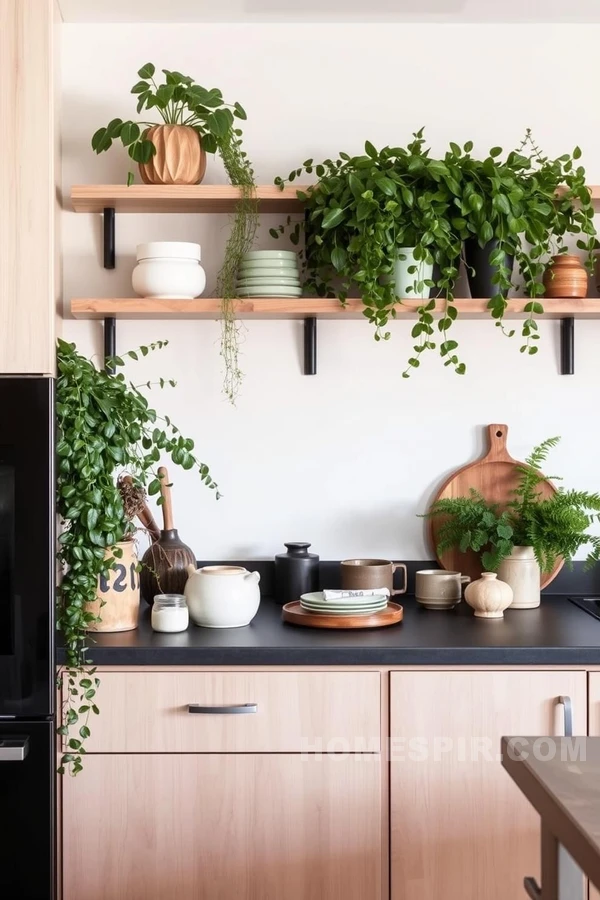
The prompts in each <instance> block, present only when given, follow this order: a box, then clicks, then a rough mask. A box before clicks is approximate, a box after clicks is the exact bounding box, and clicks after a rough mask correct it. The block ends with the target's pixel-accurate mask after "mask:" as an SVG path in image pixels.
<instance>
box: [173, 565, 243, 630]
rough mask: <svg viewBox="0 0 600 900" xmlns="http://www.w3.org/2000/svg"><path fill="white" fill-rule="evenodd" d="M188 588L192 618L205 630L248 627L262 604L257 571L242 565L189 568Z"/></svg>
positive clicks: (186, 594) (186, 597) (187, 596)
mask: <svg viewBox="0 0 600 900" xmlns="http://www.w3.org/2000/svg"><path fill="white" fill-rule="evenodd" d="M188 576H189V577H188V580H187V582H186V585H185V590H184V593H185V599H186V600H187V605H188V609H189V611H190V617H191V619H192V621H193V622H194V623H195V624H196V625H201V626H202V627H203V628H240V627H241V626H243V625H249V624H250V622H251V621H252V619H253V618H254V616H255V615H256V613H257V612H258V607H259V605H260V590H259V587H258V582H259V581H260V575H259V573H258V572H249V571H248V570H247V569H243V568H242V567H241V566H204V567H203V568H202V569H195V568H194V566H188Z"/></svg>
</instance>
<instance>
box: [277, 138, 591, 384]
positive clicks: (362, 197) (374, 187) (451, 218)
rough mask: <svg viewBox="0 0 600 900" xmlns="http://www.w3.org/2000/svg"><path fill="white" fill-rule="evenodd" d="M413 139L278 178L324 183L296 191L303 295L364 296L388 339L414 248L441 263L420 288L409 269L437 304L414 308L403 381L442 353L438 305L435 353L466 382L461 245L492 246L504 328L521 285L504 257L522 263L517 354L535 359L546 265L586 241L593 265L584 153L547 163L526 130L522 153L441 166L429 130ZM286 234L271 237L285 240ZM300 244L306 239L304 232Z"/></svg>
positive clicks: (466, 150) (454, 150)
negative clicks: (399, 265)
mask: <svg viewBox="0 0 600 900" xmlns="http://www.w3.org/2000/svg"><path fill="white" fill-rule="evenodd" d="M413 137H414V139H413V141H412V142H411V143H410V144H409V145H408V146H407V147H406V148H402V147H393V148H390V147H385V148H384V149H383V150H381V151H378V150H377V149H376V148H375V147H374V146H373V145H372V144H371V143H369V142H368V141H367V143H366V144H365V154H364V155H363V156H355V157H350V156H349V155H348V154H345V153H340V156H339V158H338V159H336V160H331V159H327V160H325V161H324V162H322V163H318V164H315V163H314V161H313V160H312V159H308V160H306V161H305V162H304V163H303V165H302V166H300V167H299V168H297V169H294V170H293V171H292V172H291V173H290V174H289V176H288V178H287V179H286V180H284V179H282V178H277V179H276V184H279V185H280V186H282V187H283V185H284V184H285V183H286V181H288V182H293V181H295V180H296V179H297V178H299V177H301V176H302V174H303V173H304V172H306V173H307V174H308V175H312V174H313V173H314V174H316V176H317V179H318V182H317V184H315V185H313V186H311V187H310V188H308V189H304V190H300V191H299V192H298V196H299V198H300V199H301V200H303V201H304V203H305V209H306V219H305V242H306V243H305V268H306V273H307V281H306V286H307V289H308V290H310V291H312V292H314V293H316V294H317V295H318V296H322V297H338V298H339V300H340V301H341V303H342V304H344V303H345V302H346V299H347V298H348V296H349V294H350V292H351V291H352V290H355V291H357V292H358V293H359V294H360V296H361V298H362V301H363V303H364V306H365V309H364V314H365V316H366V317H367V318H368V319H369V321H370V322H372V323H373V324H374V325H375V326H376V330H375V338H376V340H379V339H381V338H385V339H387V338H389V336H390V333H389V331H385V330H384V329H385V326H386V325H387V323H388V321H389V319H390V318H393V317H394V316H395V306H396V303H398V302H402V301H401V300H400V301H398V299H397V298H396V296H395V286H394V284H393V280H392V279H391V275H392V272H393V267H394V261H395V259H396V257H397V255H398V248H400V247H406V246H414V247H415V258H416V259H417V260H423V261H425V262H428V263H431V262H434V263H435V264H437V265H436V269H437V274H436V277H435V280H431V281H427V282H419V281H418V276H417V267H416V266H415V267H413V268H414V274H415V283H414V285H413V287H412V289H411V290H412V292H413V293H416V291H419V292H420V291H421V289H422V288H423V287H430V288H432V289H433V290H432V293H433V294H434V295H435V299H432V300H429V301H427V302H423V303H422V304H421V305H419V307H418V310H417V312H418V321H417V323H416V325H415V326H414V327H413V329H412V337H413V338H415V339H416V343H415V345H414V348H413V349H414V353H413V355H412V356H411V357H410V359H409V365H408V369H407V370H406V371H405V372H404V373H403V374H404V375H405V376H407V375H408V374H409V372H410V369H411V368H412V369H414V368H418V366H419V364H420V357H421V354H422V353H423V352H424V351H426V350H435V349H436V347H437V346H438V345H437V342H436V341H435V340H434V335H435V322H434V316H433V312H434V310H435V307H436V300H437V301H438V302H439V301H440V300H441V301H442V313H441V316H440V318H439V320H438V322H437V328H438V330H439V332H440V338H441V340H440V343H439V353H440V355H441V357H442V358H443V360H444V364H445V365H451V366H453V367H454V369H455V371H456V372H457V373H459V374H463V373H464V372H465V366H464V364H463V363H461V362H460V361H459V359H458V356H457V352H456V351H457V347H458V345H457V342H456V341H455V340H454V339H452V338H450V337H449V334H448V332H449V329H450V327H451V326H452V323H453V322H454V320H455V319H456V318H457V309H456V306H455V304H454V290H455V283H456V278H457V276H458V267H459V264H460V259H461V257H462V255H463V254H462V246H463V242H464V241H465V240H468V239H469V238H471V239H474V240H477V241H478V242H479V244H480V245H481V246H482V247H486V246H488V245H491V246H490V247H489V250H490V255H489V261H490V264H491V265H492V267H493V268H494V270H495V272H494V275H493V281H494V283H495V286H496V291H495V293H494V295H493V296H492V297H491V298H490V299H489V302H488V308H489V310H490V315H491V317H492V318H493V319H494V320H495V321H496V322H497V324H498V325H499V326H500V327H503V323H502V320H503V317H504V313H505V311H506V308H507V300H506V295H507V294H508V291H509V290H510V289H511V287H512V286H513V284H512V272H511V271H510V270H509V268H508V266H507V265H506V256H507V255H508V256H514V257H515V259H516V262H517V269H518V271H519V272H520V274H521V276H522V278H523V282H524V287H525V293H526V295H527V298H528V300H527V302H526V304H525V311H526V312H527V317H526V318H525V320H524V321H523V325H522V335H523V338H524V343H523V345H522V347H521V351H522V352H525V351H527V352H528V353H530V354H534V353H536V352H537V344H536V342H537V340H538V326H537V322H536V320H535V316H536V315H539V314H541V313H543V311H544V308H543V305H542V303H541V302H540V298H541V296H542V295H543V293H544V286H543V284H542V283H541V276H542V274H543V272H544V269H545V267H546V264H547V262H548V260H549V258H550V256H552V255H554V254H556V253H563V252H566V250H567V246H566V243H565V240H566V238H567V236H568V235H580V238H579V240H578V247H579V248H580V249H581V250H584V251H586V253H587V260H586V262H587V265H588V267H589V268H590V269H591V267H592V265H593V259H592V250H593V248H594V236H595V228H594V223H593V208H592V203H591V194H590V191H589V189H588V188H587V187H586V184H585V170H584V169H583V167H582V166H580V165H577V164H576V161H577V160H578V159H579V158H580V156H581V151H580V150H579V148H575V150H574V151H573V153H572V155H569V154H563V155H562V156H560V157H559V158H558V159H554V160H552V159H549V158H548V157H544V156H543V155H542V154H541V152H540V150H539V148H538V147H537V146H536V145H535V144H534V142H533V139H532V137H531V133H530V132H529V131H528V132H527V134H526V137H525V140H524V141H523V143H522V144H521V146H520V147H519V149H518V150H516V151H512V152H511V153H509V154H508V155H507V157H506V159H505V160H502V159H500V157H501V156H502V153H503V151H502V148H501V147H493V148H492V149H491V150H490V152H489V154H488V155H487V156H486V157H485V158H484V159H483V160H480V159H478V158H477V157H475V156H473V142H472V141H468V142H467V143H465V144H464V145H463V146H462V147H461V146H459V145H458V144H456V143H454V142H450V145H449V149H448V150H447V152H446V153H445V155H444V157H443V158H441V159H436V158H432V157H431V155H430V151H429V150H428V149H427V148H426V147H425V142H424V138H423V129H421V131H419V132H417V133H416V134H415V135H414V136H413ZM283 230H285V229H283V228H281V227H280V228H279V229H272V231H271V233H272V235H273V236H274V237H278V236H279V234H280V233H281V232H282V231H283ZM292 237H293V238H295V239H297V238H298V231H297V226H296V227H295V230H294V231H293V232H292ZM434 271H435V270H434ZM411 290H409V292H408V293H409V296H410V293H411ZM505 333H507V334H509V335H510V336H512V334H514V332H512V331H510V332H505Z"/></svg>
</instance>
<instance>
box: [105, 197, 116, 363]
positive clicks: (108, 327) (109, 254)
mask: <svg viewBox="0 0 600 900" xmlns="http://www.w3.org/2000/svg"><path fill="white" fill-rule="evenodd" d="M103 212H104V215H103V230H104V268H105V269H114V267H115V209H114V206H105V207H104V210H103ZM116 355H117V320H116V319H115V317H114V316H107V317H106V318H105V319H104V368H105V369H106V371H107V372H108V373H109V374H111V375H114V372H115V368H114V366H110V365H107V362H106V361H107V360H108V359H110V358H111V357H112V356H116Z"/></svg>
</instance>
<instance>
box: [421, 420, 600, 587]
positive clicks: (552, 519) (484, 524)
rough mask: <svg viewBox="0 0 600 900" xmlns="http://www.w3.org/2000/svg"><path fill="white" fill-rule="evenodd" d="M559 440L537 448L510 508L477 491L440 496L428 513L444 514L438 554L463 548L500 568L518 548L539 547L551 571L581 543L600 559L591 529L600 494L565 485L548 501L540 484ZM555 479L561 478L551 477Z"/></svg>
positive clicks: (596, 518) (599, 543)
mask: <svg viewBox="0 0 600 900" xmlns="http://www.w3.org/2000/svg"><path fill="white" fill-rule="evenodd" d="M558 441H559V438H557V437H555V438H548V440H546V441H543V443H541V444H540V445H539V446H537V447H535V448H534V449H533V451H532V453H531V455H530V456H529V457H528V459H527V460H526V464H525V465H524V466H519V483H518V486H517V488H516V489H515V491H514V492H513V496H512V498H511V499H510V500H509V501H508V503H507V504H506V506H505V507H504V508H501V507H500V506H499V505H498V504H494V503H488V502H487V500H485V499H484V498H483V497H482V496H481V494H479V493H478V492H477V491H475V490H472V491H471V493H470V495H469V496H468V497H455V498H447V499H444V500H438V501H437V503H434V504H433V506H432V507H431V509H430V510H429V512H428V513H427V517H428V518H431V517H436V518H437V517H440V518H441V525H440V527H439V530H438V545H437V549H438V553H443V552H444V551H445V550H449V549H452V548H455V547H457V548H458V549H459V550H461V552H463V553H465V552H466V551H467V550H473V551H474V552H475V553H477V554H480V555H481V562H482V564H483V566H484V568H485V569H486V570H487V571H492V572H493V571H495V570H496V569H497V568H498V566H499V565H500V563H501V562H502V560H503V559H506V557H508V556H510V554H511V552H512V550H513V548H514V547H533V550H534V553H535V557H536V559H537V561H538V563H539V565H540V569H541V570H542V572H550V571H552V569H553V568H554V566H555V564H556V562H557V560H558V559H559V558H561V557H562V558H563V559H566V560H568V561H571V560H572V559H573V557H574V556H575V554H576V553H577V551H578V550H579V549H580V548H581V547H585V546H588V547H590V548H591V549H590V551H589V553H588V557H587V564H588V565H592V564H593V563H596V562H598V561H599V560H600V537H599V536H597V535H595V534H590V533H589V528H590V527H591V526H592V525H594V524H597V523H598V522H599V521H600V515H599V513H600V494H598V493H588V492H586V491H572V490H571V491H568V490H564V488H562V487H560V488H559V489H558V490H557V491H556V493H555V494H553V495H552V496H551V497H549V498H547V499H544V497H543V495H542V492H541V490H540V486H541V484H542V482H543V481H545V480H546V476H544V475H542V473H541V471H540V467H541V466H542V465H543V464H544V462H545V461H546V458H547V456H548V453H549V451H550V450H551V449H552V448H553V447H555V446H556V444H557V443H558ZM550 480H553V481H554V480H557V479H555V478H551V479H550Z"/></svg>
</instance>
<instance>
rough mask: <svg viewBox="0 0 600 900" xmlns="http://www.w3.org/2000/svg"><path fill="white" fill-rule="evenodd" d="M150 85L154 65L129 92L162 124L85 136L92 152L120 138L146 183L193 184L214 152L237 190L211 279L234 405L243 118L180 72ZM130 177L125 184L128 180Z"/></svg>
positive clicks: (249, 173) (254, 209)
mask: <svg viewBox="0 0 600 900" xmlns="http://www.w3.org/2000/svg"><path fill="white" fill-rule="evenodd" d="M162 72H163V75H164V82H163V83H161V84H157V82H156V81H155V78H154V75H155V73H156V67H155V66H154V64H153V63H151V62H149V63H146V64H145V65H144V66H142V68H141V69H140V70H139V71H138V76H139V77H140V79H141V80H140V81H138V82H137V83H136V84H134V86H133V87H132V89H131V93H132V94H135V95H137V96H138V101H137V112H138V114H141V113H142V112H143V111H149V110H152V109H156V111H157V113H158V115H159V116H160V118H161V119H162V120H163V124H156V123H154V122H149V121H146V120H141V121H138V122H134V121H131V120H127V121H123V120H122V119H120V118H116V119H112V121H110V122H109V123H108V125H106V126H105V127H103V128H99V129H98V130H97V131H96V132H95V134H94V136H93V137H92V148H93V150H95V152H96V153H102V152H104V151H106V150H109V149H110V147H111V146H112V143H113V141H115V140H120V141H121V143H122V144H123V146H124V147H126V148H127V152H128V154H129V156H130V157H131V159H133V160H134V161H135V162H137V163H138V164H139V170H140V175H141V177H142V180H143V181H144V182H146V183H147V184H198V183H199V182H201V181H202V178H203V177H204V172H205V170H206V154H207V153H218V155H219V156H220V158H221V160H222V162H223V166H224V167H225V171H226V173H227V177H228V178H229V180H230V182H231V183H232V184H233V185H236V186H238V187H239V188H240V199H239V201H238V203H237V205H236V209H235V214H234V216H233V220H232V223H231V234H230V236H229V239H228V241H227V245H226V247H225V258H224V261H223V265H222V266H221V269H220V272H219V275H218V278H217V293H218V296H219V297H220V299H221V356H222V358H223V363H224V368H225V374H224V383H223V390H224V392H225V394H226V395H227V397H228V398H229V400H230V401H231V402H232V403H234V402H235V399H236V397H237V395H238V393H239V390H240V386H241V379H242V373H241V371H240V367H239V345H240V324H239V323H238V322H237V321H236V318H235V303H234V301H235V299H236V297H237V290H236V276H237V270H238V267H239V264H240V261H241V258H242V256H243V254H244V253H246V252H247V251H248V250H251V249H252V246H253V243H254V237H255V235H256V229H257V227H258V201H257V200H256V196H255V187H256V185H255V181H254V171H253V168H252V164H251V162H250V160H249V158H248V155H247V153H246V151H245V150H244V148H243V144H242V131H241V129H240V128H238V127H236V119H237V120H245V119H246V112H245V110H244V108H243V107H242V106H241V105H240V104H239V103H237V102H235V103H233V104H228V103H225V101H224V100H223V95H222V93H221V91H220V90H218V89H217V88H210V89H208V88H204V87H202V86H201V85H198V84H196V83H195V82H194V80H193V79H192V78H190V77H189V76H188V75H182V74H181V72H177V71H171V70H169V69H163V70H162ZM133 179H134V175H133V172H129V174H128V176H127V184H128V185H131V183H132V182H133Z"/></svg>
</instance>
